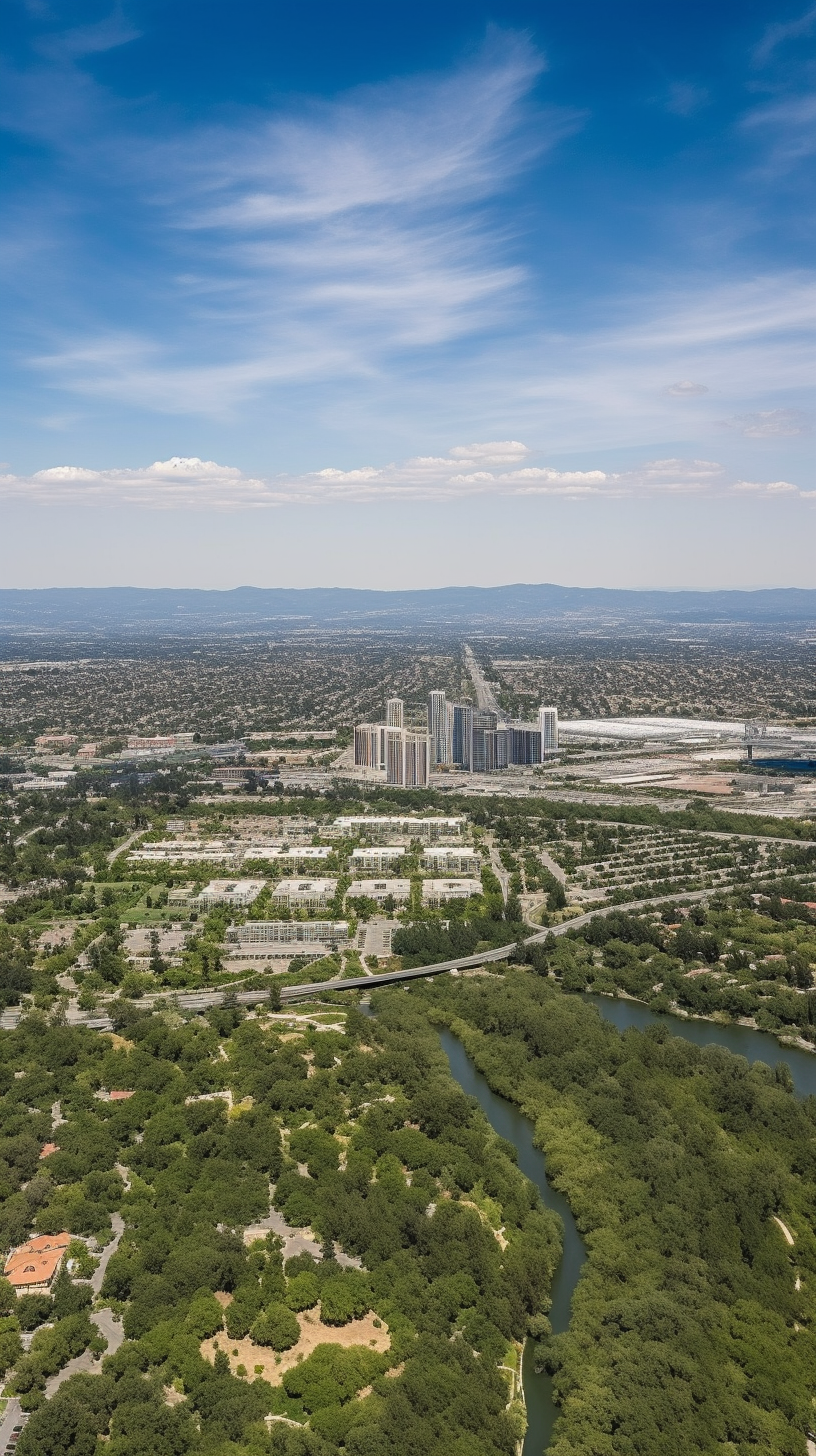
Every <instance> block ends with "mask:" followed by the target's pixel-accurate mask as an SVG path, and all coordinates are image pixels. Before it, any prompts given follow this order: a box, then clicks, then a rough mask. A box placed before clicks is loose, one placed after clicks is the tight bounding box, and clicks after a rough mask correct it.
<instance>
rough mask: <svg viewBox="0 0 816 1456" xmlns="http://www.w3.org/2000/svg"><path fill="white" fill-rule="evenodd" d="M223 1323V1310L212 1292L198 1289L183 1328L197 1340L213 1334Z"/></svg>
mask: <svg viewBox="0 0 816 1456" xmlns="http://www.w3.org/2000/svg"><path fill="white" fill-rule="evenodd" d="M223 1323H224V1311H223V1309H222V1308H221V1305H220V1304H219V1303H218V1300H217V1299H216V1297H215V1295H214V1294H211V1293H210V1291H209V1290H208V1289H202V1290H199V1292H198V1293H197V1294H196V1295H194V1296H193V1302H192V1304H191V1305H190V1308H189V1310H188V1311H187V1317H186V1319H185V1321H184V1324H185V1328H186V1329H188V1330H189V1331H190V1334H191V1335H195V1337H196V1339H198V1340H205V1339H207V1338H208V1337H209V1336H210V1335H215V1334H217V1332H218V1331H219V1330H220V1329H221V1327H222V1325H223Z"/></svg>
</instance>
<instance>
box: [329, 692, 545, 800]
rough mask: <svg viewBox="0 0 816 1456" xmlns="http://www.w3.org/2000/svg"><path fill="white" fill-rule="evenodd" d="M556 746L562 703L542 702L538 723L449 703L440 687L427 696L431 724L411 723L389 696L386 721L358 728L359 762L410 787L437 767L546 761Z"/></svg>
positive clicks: (485, 769)
mask: <svg viewBox="0 0 816 1456" xmlns="http://www.w3.org/2000/svg"><path fill="white" fill-rule="evenodd" d="M557 749H558V709H557V708H551V707H542V708H539V710H538V719H537V721H536V722H535V723H504V722H499V715H498V714H497V713H494V712H489V711H486V710H483V709H481V708H474V706H473V704H472V703H449V702H448V701H447V697H446V695H445V693H444V692H439V691H434V692H432V693H431V694H430V695H429V697H428V716H427V727H408V726H406V723H405V706H404V703H403V701H402V699H401V698H389V700H388V702H387V704H386V709H385V722H384V723H360V724H358V725H357V727H356V728H355V730H354V762H355V765H356V766H357V767H358V768H366V769H371V770H373V771H377V772H378V773H382V772H384V774H385V782H386V783H387V784H391V785H394V786H395V787H399V788H406V789H420V788H426V787H427V785H428V782H429V775H430V772H431V769H433V768H445V767H450V768H457V769H461V770H463V771H464V772H466V773H492V772H494V771H495V770H496V769H502V768H509V767H510V766H511V765H515V764H536V763H543V762H544V760H545V759H546V758H548V757H549V756H550V755H551V754H553V753H555V752H556V751H557Z"/></svg>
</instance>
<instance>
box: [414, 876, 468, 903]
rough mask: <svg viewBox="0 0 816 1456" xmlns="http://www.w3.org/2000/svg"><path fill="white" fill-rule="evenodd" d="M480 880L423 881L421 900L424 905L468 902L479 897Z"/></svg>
mask: <svg viewBox="0 0 816 1456" xmlns="http://www.w3.org/2000/svg"><path fill="white" fill-rule="evenodd" d="M481 893H482V882H481V880H423V882H422V900H423V903H424V904H425V905H441V904H443V903H444V901H445V900H469V899H470V897H471V895H481Z"/></svg>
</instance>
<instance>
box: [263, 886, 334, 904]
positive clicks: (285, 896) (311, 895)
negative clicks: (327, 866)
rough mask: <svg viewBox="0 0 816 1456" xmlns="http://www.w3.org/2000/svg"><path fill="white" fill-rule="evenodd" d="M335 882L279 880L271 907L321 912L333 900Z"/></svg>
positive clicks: (273, 893)
mask: <svg viewBox="0 0 816 1456" xmlns="http://www.w3.org/2000/svg"><path fill="white" fill-rule="evenodd" d="M336 890H337V881H336V880H333V879H332V880H329V879H326V880H281V882H280V884H279V885H276V886H275V889H274V890H273V892H272V904H273V905H288V906H290V908H298V909H304V910H321V909H323V908H324V907H325V906H326V905H328V903H329V901H330V900H333V899H334V895H335V891H336Z"/></svg>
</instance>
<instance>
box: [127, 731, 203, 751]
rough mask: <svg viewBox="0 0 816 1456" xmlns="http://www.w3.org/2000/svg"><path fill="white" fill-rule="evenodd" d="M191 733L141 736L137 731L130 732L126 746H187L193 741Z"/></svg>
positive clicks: (151, 747)
mask: <svg viewBox="0 0 816 1456" xmlns="http://www.w3.org/2000/svg"><path fill="white" fill-rule="evenodd" d="M194 738H195V734H193V733H159V734H156V735H155V736H153V737H150V738H147V737H142V736H141V735H140V734H138V733H131V734H130V736H129V738H128V741H127V746H128V748H142V749H144V748H147V749H158V748H182V747H187V746H189V744H191V743H192V742H193V741H194Z"/></svg>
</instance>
